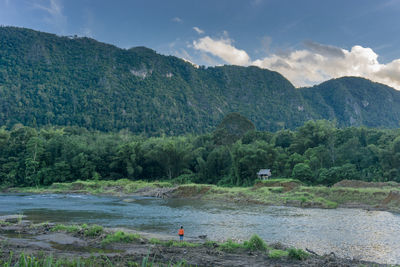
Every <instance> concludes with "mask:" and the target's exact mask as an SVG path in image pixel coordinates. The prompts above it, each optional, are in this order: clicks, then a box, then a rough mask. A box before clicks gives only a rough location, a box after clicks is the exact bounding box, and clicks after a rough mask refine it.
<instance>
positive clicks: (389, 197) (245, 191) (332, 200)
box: [3, 179, 400, 213]
mask: <svg viewBox="0 0 400 267" xmlns="http://www.w3.org/2000/svg"><path fill="white" fill-rule="evenodd" d="M3 192H11V193H74V194H93V195H113V196H120V197H124V198H126V201H127V202H129V201H130V200H131V199H130V197H131V196H150V197H159V198H173V197H175V198H195V199H205V200H218V201H229V202H238V203H249V204H264V205H276V206H294V207H303V208H329V209H332V208H337V207H344V208H362V209H367V210H385V211H391V212H396V213H399V212H400V184H399V183H395V182H388V183H368V182H362V181H349V180H344V181H341V182H339V183H337V184H335V185H334V186H332V187H325V186H305V185H303V184H302V183H301V182H299V181H298V180H293V179H271V180H267V181H259V182H258V183H256V184H255V185H254V186H252V187H219V186H215V185H204V184H182V185H174V184H171V183H169V182H144V181H130V180H127V179H122V180H117V181H92V180H91V181H76V182H72V183H55V184H53V185H51V186H48V187H29V188H8V189H4V190H3Z"/></svg>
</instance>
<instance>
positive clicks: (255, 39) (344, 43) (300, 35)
mask: <svg viewBox="0 0 400 267" xmlns="http://www.w3.org/2000/svg"><path fill="white" fill-rule="evenodd" d="M0 25H4V26H18V27H25V28H30V29H34V30H40V31H44V32H50V33H55V34H57V35H78V36H86V37H91V38H94V39H96V40H98V41H101V42H105V43H109V44H114V45H116V46H118V47H120V48H126V49H128V48H131V47H135V46H146V47H148V48H151V49H154V50H155V51H156V52H157V53H159V54H163V55H173V56H177V57H180V58H183V59H185V60H188V61H190V62H192V63H193V64H196V65H205V66H217V65H224V64H230V65H240V66H250V65H254V66H258V67H260V68H266V69H269V70H274V71H278V72H279V73H281V74H282V75H284V76H285V77H286V78H287V79H288V80H289V81H291V82H292V83H293V84H294V85H295V86H296V87H303V86H312V85H315V84H319V83H321V82H323V81H326V80H329V79H332V78H337V77H342V76H360V77H365V78H367V79H370V80H373V81H376V82H381V83H384V84H387V85H389V86H392V87H394V88H395V89H397V90H400V0H113V1H110V0H0Z"/></svg>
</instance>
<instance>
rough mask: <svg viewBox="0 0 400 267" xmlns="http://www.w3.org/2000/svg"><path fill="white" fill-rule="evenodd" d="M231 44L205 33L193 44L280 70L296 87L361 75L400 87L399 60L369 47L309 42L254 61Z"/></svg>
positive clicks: (223, 56) (240, 62) (229, 59)
mask: <svg viewBox="0 0 400 267" xmlns="http://www.w3.org/2000/svg"><path fill="white" fill-rule="evenodd" d="M232 43H233V41H232V40H231V39H229V38H221V39H215V40H214V39H212V38H211V37H209V36H206V37H203V38H200V39H198V40H196V41H194V42H193V47H194V48H195V49H197V50H200V51H202V52H205V53H209V54H212V55H214V56H216V57H219V58H220V59H222V60H224V61H225V62H226V63H228V64H233V65H240V66H248V65H254V66H258V67H260V68H266V69H270V70H274V71H277V72H279V73H281V74H282V75H284V76H285V77H286V78H287V79H289V80H290V81H291V82H292V83H293V84H294V85H295V86H296V87H301V86H310V85H314V84H318V83H321V82H323V81H326V80H328V79H332V78H338V77H342V76H359V77H364V78H367V79H370V80H373V81H376V82H380V83H384V84H387V85H389V86H391V87H394V88H395V89H397V90H400V59H396V60H393V61H392V62H389V63H387V64H382V63H379V61H378V54H376V53H375V52H374V51H373V50H372V49H371V48H368V47H362V46H359V45H355V46H353V47H352V48H351V50H346V49H342V48H339V47H335V46H330V45H323V44H319V43H315V42H312V41H307V42H305V43H304V47H305V48H304V49H301V50H295V51H291V52H288V53H282V54H272V55H269V56H267V57H264V58H260V59H255V60H251V59H250V57H249V55H248V54H247V52H246V51H244V50H240V49H237V48H235V47H234V46H233V44H232Z"/></svg>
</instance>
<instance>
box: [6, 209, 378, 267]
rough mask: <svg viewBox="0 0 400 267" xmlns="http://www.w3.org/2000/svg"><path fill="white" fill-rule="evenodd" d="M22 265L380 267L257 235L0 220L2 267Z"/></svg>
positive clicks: (16, 218)
mask: <svg viewBox="0 0 400 267" xmlns="http://www.w3.org/2000/svg"><path fill="white" fill-rule="evenodd" d="M44 251H45V252H44ZM22 261H24V262H27V261H30V262H37V263H39V266H44V265H46V266H53V265H54V266H56V265H57V263H58V264H64V265H68V266H83V265H90V266H164V265H166V266H269V265H271V266H360V265H362V266H383V265H379V264H377V263H373V262H364V261H359V260H351V259H342V258H338V257H336V256H335V255H334V254H333V253H331V254H329V255H322V256H320V255H315V254H313V253H312V252H309V253H308V252H305V251H303V250H299V249H294V248H287V247H284V246H283V245H281V244H278V243H277V244H266V243H265V242H264V241H262V240H261V239H260V238H259V237H257V236H252V237H251V238H250V239H249V240H248V241H245V242H243V243H237V242H234V241H232V240H228V241H226V242H223V243H218V242H213V241H209V240H204V239H201V238H198V239H196V238H194V239H191V240H187V241H185V242H178V241H177V238H176V237H170V236H153V235H152V234H150V233H143V232H137V231H133V230H128V229H121V228H118V229H116V228H103V227H101V226H98V225H86V224H83V225H60V224H59V225H55V224H49V223H40V224H33V223H31V222H30V221H26V220H25V219H24V218H23V217H22V216H18V215H16V216H8V217H0V265H2V266H14V265H15V264H16V263H21V262H22ZM49 262H51V264H50V265H49V264H46V263H49ZM146 262H147V263H148V265H146ZM19 266H22V265H20V264H19ZM24 266H25V265H24ZM32 266H33V265H32ZM35 266H36V265H35Z"/></svg>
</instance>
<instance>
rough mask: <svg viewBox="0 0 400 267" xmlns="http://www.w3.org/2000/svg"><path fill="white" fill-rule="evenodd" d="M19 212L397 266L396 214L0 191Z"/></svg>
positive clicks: (1, 200)
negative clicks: (257, 241)
mask: <svg viewBox="0 0 400 267" xmlns="http://www.w3.org/2000/svg"><path fill="white" fill-rule="evenodd" d="M6 214H23V215H26V216H27V219H28V220H31V221H33V222H45V221H48V222H54V223H64V224H71V223H76V224H81V223H89V224H99V225H102V226H104V227H125V228H131V229H136V230H140V231H144V232H150V233H157V234H163V235H169V236H173V238H175V237H176V234H177V230H178V227H179V226H180V225H183V226H184V228H185V236H187V237H197V236H199V235H207V238H208V239H210V240H218V241H222V240H227V239H229V238H232V239H234V240H247V239H248V238H249V237H250V236H251V235H252V234H257V235H259V236H260V237H261V238H263V239H264V240H265V241H266V242H268V243H273V242H280V243H282V244H284V245H286V246H294V247H296V248H302V249H306V248H308V249H311V250H313V251H315V252H316V253H318V254H321V255H322V254H327V253H330V252H334V253H335V254H336V255H337V256H340V257H344V258H357V259H361V260H367V261H375V262H379V263H386V264H400V215H399V214H393V213H390V212H385V211H366V210H361V209H342V208H339V209H302V208H295V207H276V206H264V205H245V204H236V203H225V202H215V201H202V200H193V199H156V198H143V197H138V198H131V199H130V201H129V202H127V201H126V200H124V199H123V198H118V197H109V196H91V195H74V194H0V215H6Z"/></svg>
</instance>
